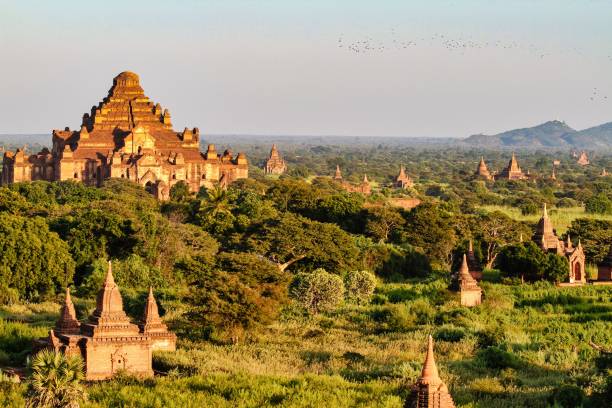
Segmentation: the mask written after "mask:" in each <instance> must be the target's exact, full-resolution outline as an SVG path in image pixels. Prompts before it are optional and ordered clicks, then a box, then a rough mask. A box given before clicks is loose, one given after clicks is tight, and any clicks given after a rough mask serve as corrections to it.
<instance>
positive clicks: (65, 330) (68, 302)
mask: <svg viewBox="0 0 612 408" xmlns="http://www.w3.org/2000/svg"><path fill="white" fill-rule="evenodd" d="M80 325H81V324H80V323H79V321H78V320H77V317H76V311H75V310H74V304H73V303H72V298H71V297H70V288H69V287H66V296H65V298H64V304H63V305H62V310H61V312H60V318H59V320H58V321H57V323H56V324H55V331H56V332H57V333H59V334H78V333H79V330H80V329H79V327H80Z"/></svg>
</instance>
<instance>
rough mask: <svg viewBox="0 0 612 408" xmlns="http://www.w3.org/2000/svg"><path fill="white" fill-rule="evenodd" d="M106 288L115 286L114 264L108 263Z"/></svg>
mask: <svg viewBox="0 0 612 408" xmlns="http://www.w3.org/2000/svg"><path fill="white" fill-rule="evenodd" d="M104 286H115V278H114V277H113V264H112V262H111V261H110V260H109V261H108V269H107V270H106V277H105V278H104Z"/></svg>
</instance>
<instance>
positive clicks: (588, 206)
mask: <svg viewBox="0 0 612 408" xmlns="http://www.w3.org/2000/svg"><path fill="white" fill-rule="evenodd" d="M585 210H586V212H588V213H591V214H612V201H611V200H610V199H609V198H608V196H607V195H606V194H605V193H599V194H596V195H594V196H592V197H591V198H589V199H588V200H586V202H585Z"/></svg>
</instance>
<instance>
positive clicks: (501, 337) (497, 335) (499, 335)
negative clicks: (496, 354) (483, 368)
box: [477, 326, 506, 349]
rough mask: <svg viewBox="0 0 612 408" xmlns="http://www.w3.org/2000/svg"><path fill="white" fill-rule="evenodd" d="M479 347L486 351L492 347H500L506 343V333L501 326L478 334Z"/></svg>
mask: <svg viewBox="0 0 612 408" xmlns="http://www.w3.org/2000/svg"><path fill="white" fill-rule="evenodd" d="M477 337H478V347H479V348H481V349H485V348H487V347H491V346H499V345H500V344H503V343H504V342H505V341H506V333H505V331H504V329H503V328H502V327H501V326H495V327H489V328H487V329H485V330H483V331H481V332H478V334H477Z"/></svg>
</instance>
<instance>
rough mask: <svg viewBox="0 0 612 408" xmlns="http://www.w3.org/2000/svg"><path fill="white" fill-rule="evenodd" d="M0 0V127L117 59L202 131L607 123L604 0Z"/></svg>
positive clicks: (30, 121) (42, 112)
mask: <svg viewBox="0 0 612 408" xmlns="http://www.w3.org/2000/svg"><path fill="white" fill-rule="evenodd" d="M0 6H1V7H2V13H1V14H0V52H1V55H3V66H2V74H3V75H2V76H1V77H0V92H1V93H2V96H3V97H2V98H1V99H0V111H2V112H3V122H2V124H1V125H0V133H45V134H48V133H49V131H50V129H53V128H63V127H64V126H71V127H73V128H74V127H76V126H78V125H79V124H78V123H75V116H74V112H80V111H82V110H83V109H84V108H85V107H88V106H91V105H93V104H95V103H96V102H97V98H98V96H99V95H102V94H104V92H106V90H107V89H108V86H109V78H111V77H112V76H114V75H116V74H117V73H119V72H121V71H124V70H132V71H135V72H138V73H139V74H140V76H141V80H142V83H143V86H145V87H146V89H147V90H148V93H149V96H151V97H152V98H153V99H154V100H161V101H164V102H165V104H166V106H164V107H168V108H170V110H171V112H172V113H173V118H174V122H175V123H176V124H177V127H178V128H182V127H184V126H199V127H200V128H201V129H202V131H203V132H204V133H205V134H282V135H368V136H406V137H467V136H469V135H471V134H478V133H485V134H495V133H499V132H503V131H506V130H508V129H515V128H522V127H529V126H534V125H538V124H540V123H543V122H546V121H548V120H561V121H565V122H567V123H568V125H570V126H571V127H573V128H575V129H585V128H589V127H592V126H596V125H600V124H602V123H606V122H610V121H612V113H611V112H612V76H611V75H609V73H610V71H611V69H612V46H610V39H611V38H612V26H611V25H610V24H609V22H610V21H611V20H612V4H611V3H610V2H608V1H574V0H563V1H552V0H543V1H529V0H517V1H506V2H498V1H495V2H490V1H484V0H466V1H460V2H458V1H444V0H441V1H410V2H407V1H385V2H383V3H378V2H367V1H338V2H327V1H320V0H317V1H309V2H284V1H258V2H247V1H244V2H216V1H182V2H178V3H175V2H162V1H148V2H142V1H134V2H132V1H131V2H119V1H105V2H77V1H66V0H62V1H54V2H47V1H27V2H15V1H6V0H3V1H1V2H0ZM575 27H580V29H574V28H575ZM60 102H61V103H60Z"/></svg>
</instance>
